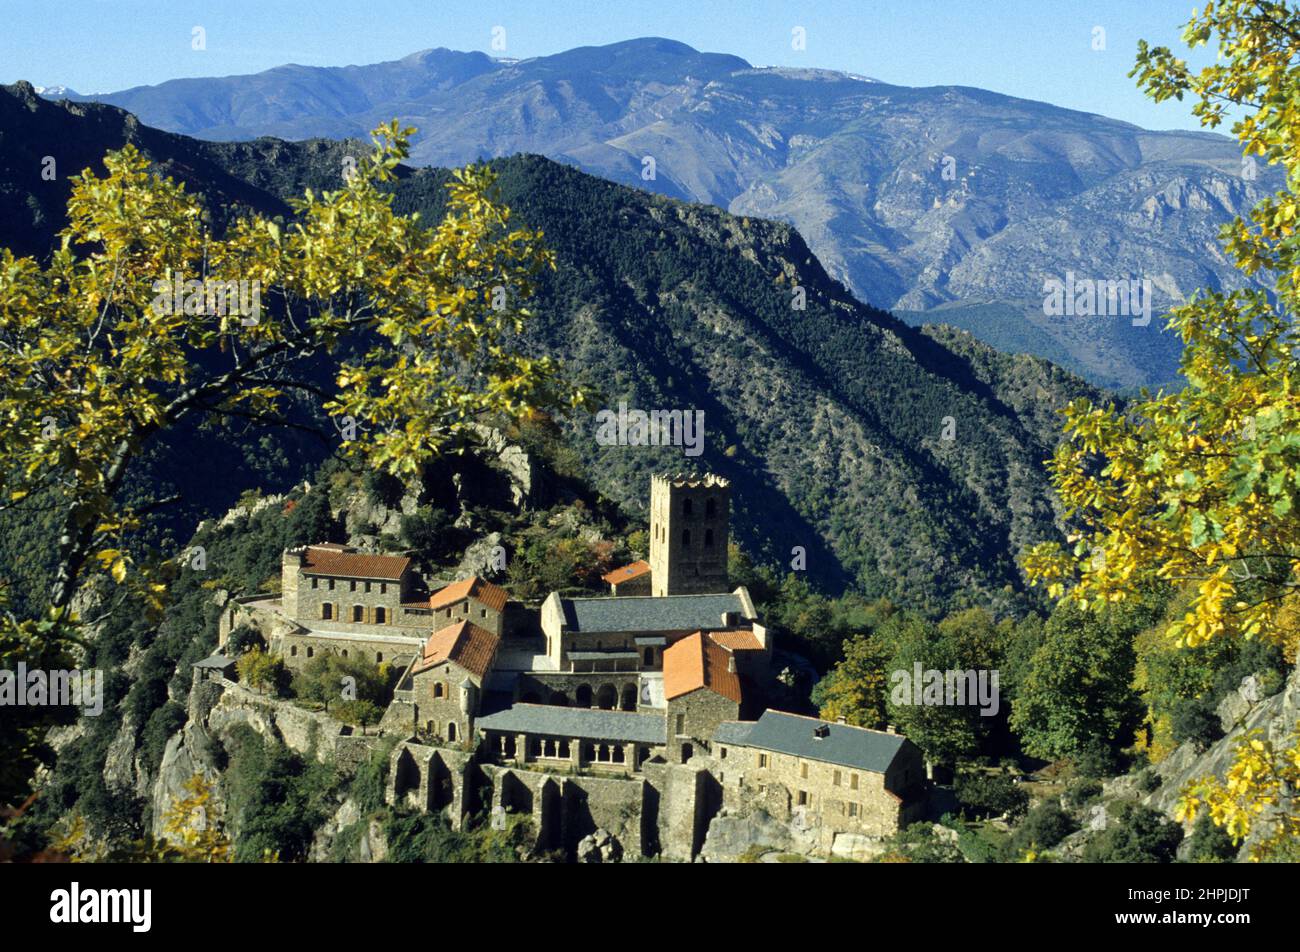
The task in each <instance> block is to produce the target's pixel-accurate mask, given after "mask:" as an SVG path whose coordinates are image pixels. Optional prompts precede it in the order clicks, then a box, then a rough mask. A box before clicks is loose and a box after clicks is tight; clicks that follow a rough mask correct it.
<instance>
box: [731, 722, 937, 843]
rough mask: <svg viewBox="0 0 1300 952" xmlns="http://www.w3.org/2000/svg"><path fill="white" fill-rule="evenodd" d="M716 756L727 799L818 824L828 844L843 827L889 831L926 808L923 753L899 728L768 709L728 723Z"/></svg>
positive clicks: (876, 832)
mask: <svg viewBox="0 0 1300 952" xmlns="http://www.w3.org/2000/svg"><path fill="white" fill-rule="evenodd" d="M713 760H714V763H715V765H716V770H717V774H718V776H719V779H720V781H721V783H722V788H723V796H724V803H725V805H727V806H729V807H735V808H738V809H744V808H752V807H755V806H758V807H761V808H762V809H764V810H765V811H766V812H767V813H769V814H771V815H772V816H774V817H776V818H777V819H778V820H791V819H793V820H796V821H797V822H800V823H802V824H804V825H806V826H816V827H818V828H819V829H820V830H821V831H822V837H823V843H822V847H823V849H825V850H826V851H828V852H829V851H830V850H831V848H832V846H833V844H834V840H835V837H836V836H837V835H840V834H853V835H861V836H868V837H875V838H879V837H885V836H890V835H892V834H894V833H896V832H897V831H898V830H899V828H900V827H902V826H904V825H906V824H907V823H909V822H911V821H912V820H913V819H916V818H918V817H919V816H920V814H921V812H922V811H923V808H924V792H925V764H924V760H923V758H922V755H921V751H920V750H919V749H918V748H917V747H916V745H915V744H913V743H912V742H911V741H909V740H908V739H907V738H905V737H903V736H902V735H900V734H894V733H889V732H885V731H873V730H868V729H866V728H863V727H850V726H848V725H846V724H832V723H829V722H827V721H822V720H818V719H817V718H814V717H804V716H802V715H798V714H787V713H785V712H783V711H773V710H768V711H764V712H763V714H762V716H761V717H759V719H758V720H757V721H731V722H726V723H723V724H721V725H720V726H719V727H718V728H717V730H716V731H715V732H714V734H713Z"/></svg>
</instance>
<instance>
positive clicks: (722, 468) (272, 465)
mask: <svg viewBox="0 0 1300 952" xmlns="http://www.w3.org/2000/svg"><path fill="white" fill-rule="evenodd" d="M126 142H133V143H135V144H136V145H137V146H138V147H139V148H140V149H141V150H142V151H143V152H144V153H145V154H146V155H148V157H149V158H150V159H151V161H152V162H153V163H154V165H155V167H156V168H157V169H158V170H160V171H164V172H166V173H167V174H169V175H172V176H174V177H176V178H178V179H180V180H182V181H184V182H185V183H186V185H187V187H188V188H189V189H191V190H193V191H196V192H200V193H202V194H203V195H204V196H205V197H206V198H207V199H208V201H209V202H210V203H211V205H212V206H213V217H214V221H215V222H216V223H217V225H218V227H219V226H220V224H221V222H222V221H223V220H224V219H225V217H226V215H227V214H229V212H230V211H231V210H234V209H236V208H240V207H242V208H253V209H257V210H259V211H261V212H263V213H264V214H267V215H283V216H286V217H288V215H289V210H288V206H287V205H286V199H288V198H289V197H291V196H294V195H300V194H301V192H302V191H303V189H304V188H307V187H312V188H315V189H318V190H319V189H321V188H328V187H338V186H339V185H340V184H341V181H342V179H341V176H342V172H343V168H344V163H343V161H342V159H343V157H344V156H345V155H348V154H351V155H358V154H360V152H361V149H362V146H360V145H359V144H358V143H356V142H336V141H319V140H313V141H307V142H300V143H286V142H282V141H279V140H275V139H259V140H256V141H251V142H242V143H209V142H200V141H196V140H193V139H189V138H186V137H183V136H177V135H172V134H169V133H165V132H160V131H158V130H155V129H150V128H148V127H146V126H143V125H141V124H140V123H139V122H138V121H137V120H136V119H135V118H134V117H133V116H130V115H128V114H126V113H124V112H122V111H121V110H119V109H116V108H113V107H110V106H105V105H96V104H85V103H73V102H63V103H52V102H49V101H47V100H43V99H41V98H40V97H38V96H37V95H36V94H35V91H34V90H33V89H32V87H31V86H28V85H25V84H19V85H17V86H11V87H0V245H4V246H8V247H12V248H15V249H18V250H22V251H26V252H29V253H33V254H39V255H44V254H46V253H47V252H48V249H49V248H50V246H51V244H52V242H53V240H54V235H55V232H56V231H57V229H58V228H59V227H61V225H62V211H61V209H62V206H63V203H64V202H65V201H66V196H67V192H68V188H69V184H68V179H67V176H68V175H69V174H71V172H72V171H73V170H80V169H81V168H83V167H86V166H92V165H93V166H95V167H96V168H99V167H100V166H99V159H100V157H102V155H103V154H104V152H105V151H107V150H109V149H114V148H119V147H121V146H122V145H123V144H124V143H126ZM45 156H50V157H53V158H54V159H55V160H56V163H57V167H58V169H60V170H61V171H60V174H59V177H58V178H57V179H56V180H55V181H46V180H45V179H43V178H42V177H41V175H40V170H41V168H42V160H43V157H45ZM495 165H496V167H497V169H498V171H499V174H500V189H501V194H502V197H503V199H504V200H505V201H506V202H507V203H508V204H509V205H510V206H511V207H512V209H513V210H514V212H515V218H514V219H513V220H516V221H519V222H521V223H525V224H528V225H531V226H533V227H537V228H541V229H542V230H543V231H544V233H545V240H546V243H547V244H548V245H549V246H550V247H551V248H552V249H554V251H555V252H556V256H557V264H558V267H557V270H556V271H555V272H554V273H553V274H548V275H546V276H545V278H544V279H543V281H542V284H541V286H540V289H539V293H538V296H537V299H536V300H535V301H533V302H531V304H530V307H531V309H532V310H533V311H534V313H535V314H536V317H535V318H534V319H533V320H532V321H531V322H530V323H529V325H528V327H527V330H526V335H525V339H524V341H523V342H522V343H523V345H524V346H526V347H528V348H530V349H531V350H533V351H536V352H545V353H549V354H553V355H555V356H557V357H559V358H560V359H561V360H562V361H563V362H564V364H565V366H566V367H567V368H568V371H569V372H570V373H571V374H572V375H574V376H576V377H578V378H579V379H580V380H582V381H583V382H584V383H586V384H587V385H589V386H591V387H592V388H594V389H596V390H598V391H599V392H600V393H602V394H603V396H604V399H605V401H606V405H608V406H611V407H616V406H618V403H619V402H620V401H626V402H627V404H628V406H629V407H632V408H642V409H654V408H661V409H677V408H682V409H688V408H689V409H698V410H703V411H704V412H705V430H706V440H705V447H704V454H703V456H701V457H700V458H698V459H697V460H688V459H684V458H683V456H682V455H681V452H680V450H674V449H671V448H636V447H627V446H601V445H598V444H597V442H596V440H595V427H594V422H593V421H592V420H590V419H588V418H580V419H577V420H574V421H572V422H571V423H570V424H569V426H568V429H567V443H568V446H569V448H570V450H571V453H572V456H573V459H574V460H575V465H577V466H579V467H580V469H581V472H582V474H583V476H584V478H585V479H586V480H587V481H588V482H589V483H590V484H592V485H593V486H595V487H596V488H597V489H599V490H600V491H601V492H602V493H603V494H605V495H606V496H607V497H609V498H611V499H613V500H616V501H618V502H619V503H621V504H622V505H623V506H624V507H625V509H626V511H628V512H630V513H631V512H636V511H638V509H639V508H640V507H641V506H643V505H644V497H645V487H646V485H647V484H648V480H649V475H650V473H651V472H652V471H654V470H662V469H668V468H673V467H682V466H689V465H691V464H693V463H694V464H698V465H700V466H705V467H708V468H710V469H712V470H714V471H717V472H720V473H722V474H724V475H727V476H729V477H730V478H731V479H732V480H733V484H734V487H735V489H734V494H735V498H736V500H737V503H738V504H737V506H736V513H735V529H736V536H737V538H738V539H739V540H740V541H741V542H742V543H743V544H744V546H745V547H746V549H747V550H748V551H750V552H751V553H753V554H755V555H757V556H759V557H761V558H762V559H763V560H764V561H767V562H769V563H775V564H777V565H779V566H785V565H787V564H788V563H789V562H790V560H791V556H792V554H793V550H794V548H795V547H796V546H798V547H800V548H802V549H803V550H804V552H805V553H806V557H807V565H808V570H809V572H810V574H812V575H814V576H816V577H818V578H820V579H821V580H822V581H823V582H826V583H828V584H830V585H832V586H836V585H841V584H853V585H855V586H856V587H857V588H859V589H860V590H861V591H864V592H866V593H868V594H876V595H888V596H891V597H894V598H896V599H898V600H900V601H902V602H906V603H909V604H915V605H928V606H931V607H935V608H938V607H941V606H942V607H951V606H952V605H953V604H961V603H963V602H965V601H970V602H983V603H986V604H997V603H1001V604H1004V605H1010V604H1011V603H1012V602H1013V601H1015V600H1016V599H1017V598H1019V597H1020V596H1018V595H1017V593H1018V592H1019V593H1023V587H1022V585H1021V582H1020V578H1019V573H1018V571H1017V569H1016V566H1015V562H1014V559H1015V556H1016V554H1017V553H1018V552H1019V551H1020V550H1021V548H1022V547H1023V546H1024V545H1026V544H1027V543H1030V542H1032V541H1036V540H1039V539H1043V538H1047V537H1050V536H1052V535H1053V534H1054V533H1055V532H1056V531H1057V513H1056V512H1055V511H1054V509H1053V504H1052V501H1051V494H1050V491H1049V489H1048V484H1047V479H1046V476H1045V474H1044V471H1043V466H1042V461H1043V460H1044V459H1045V458H1046V457H1048V456H1049V455H1050V453H1051V450H1052V447H1053V445H1054V444H1055V441H1056V440H1057V439H1058V438H1059V419H1058V418H1057V417H1056V415H1055V414H1054V412H1053V411H1054V410H1055V409H1056V408H1059V407H1060V406H1061V405H1062V404H1063V403H1064V402H1065V401H1066V400H1069V399H1072V398H1074V397H1077V396H1081V395H1084V394H1088V395H1091V396H1093V397H1096V396H1098V394H1097V393H1096V391H1094V390H1093V389H1092V388H1090V387H1089V386H1087V385H1086V384H1084V383H1083V382H1082V381H1081V380H1079V379H1078V378H1076V377H1074V376H1072V375H1070V374H1069V373H1066V372H1064V371H1062V370H1061V369H1059V368H1057V367H1055V366H1053V365H1052V364H1050V363H1048V362H1047V361H1045V360H1041V359H1037V358H1032V357H1027V356H1019V357H1014V356H1008V355H1004V354H1001V353H998V352H996V351H994V350H992V349H991V348H989V347H987V346H985V345H982V344H980V343H979V342H977V341H976V340H974V339H973V338H972V337H971V336H970V335H968V334H965V333H962V332H959V331H955V330H952V329H950V328H934V329H930V330H928V331H926V332H922V331H920V330H917V329H914V328H912V327H909V326H907V325H906V324H904V323H902V322H900V321H898V320H896V319H894V318H893V317H891V316H890V315H889V314H886V313H884V312H882V311H879V310H876V309H874V308H871V307H869V306H867V305H864V304H862V303H861V302H860V301H858V300H856V299H855V298H854V297H853V296H852V295H851V294H850V293H849V292H848V290H847V289H846V288H845V287H844V286H843V285H842V284H840V283H839V282H837V281H835V280H834V279H833V278H831V277H830V276H829V275H828V274H827V273H826V272H825V270H824V269H823V268H822V266H821V264H820V263H819V262H818V260H817V259H816V257H814V256H813V254H812V252H811V251H810V250H809V248H808V246H807V245H806V244H805V242H804V240H803V239H802V237H801V236H800V235H799V234H798V232H796V231H795V230H794V229H793V228H791V227H789V226H788V225H786V224H784V223H780V222H772V221H766V220H762V219H759V218H750V217H743V216H735V215H731V214H729V213H727V212H724V211H721V210H719V209H716V208H712V207H709V206H707V205H700V204H691V203H685V202H680V201H676V200H672V199H668V198H665V197H663V196H657V195H651V194H648V193H646V192H644V191H640V190H636V189H630V188H626V187H623V186H620V185H617V184H613V183H610V182H608V181H604V180H602V179H600V178H596V177H593V176H589V175H586V174H583V173H582V172H580V171H578V170H575V169H573V168H571V167H567V166H564V165H560V164H557V163H555V162H552V161H549V160H547V159H545V158H543V157H540V156H527V155H525V156H517V157H513V158H509V159H502V160H497V161H496V162H495ZM447 179H448V173H447V172H446V171H445V170H441V169H419V170H410V169H405V170H402V174H401V176H400V177H399V179H398V181H397V182H396V183H395V184H394V186H393V187H394V192H395V195H394V202H395V204H396V207H397V208H398V209H399V210H401V211H403V212H415V211H418V212H420V213H421V214H422V215H423V216H424V218H425V219H426V220H429V221H436V220H437V219H438V218H439V217H440V215H441V212H442V210H443V207H444V203H445V195H446V190H445V189H444V188H443V185H444V183H445V182H446V181H447ZM796 285H797V286H799V287H802V288H803V289H804V294H805V295H806V308H805V309H803V310H797V309H795V308H793V307H792V306H791V305H792V298H793V295H792V288H794V287H795V286H796ZM329 379H330V374H329V372H328V369H326V370H325V371H324V375H323V380H325V381H328V380H329ZM946 437H951V438H946ZM188 439H189V440H191V442H188V443H186V444H185V445H184V446H182V447H179V448H178V447H171V448H163V451H162V452H160V453H159V454H157V456H158V461H157V463H156V465H155V468H154V470H152V474H153V475H152V476H150V477H149V478H151V479H154V480H155V481H156V483H157V485H156V486H155V487H152V488H154V489H159V490H162V491H164V492H177V493H179V494H180V495H181V496H182V497H183V503H182V505H183V506H184V507H186V511H185V512H184V513H183V516H184V519H182V520H180V524H182V525H185V524H188V525H190V526H192V525H193V522H194V519H195V518H198V517H202V516H205V515H211V514H212V513H214V512H221V511H224V509H225V508H226V507H228V506H229V505H231V504H232V502H233V501H234V499H235V498H237V497H238V495H239V494H240V493H241V492H242V491H244V490H245V489H248V488H253V487H259V488H262V489H264V490H267V491H276V490H282V489H283V488H285V487H286V486H287V485H289V484H292V483H293V482H294V481H296V480H298V479H301V478H303V477H304V476H309V475H310V474H311V472H312V468H313V467H314V465H315V464H316V463H317V462H319V460H320V459H321V458H323V455H324V453H325V452H326V451H327V449H328V448H327V447H322V446H316V445H314V444H312V443H311V442H310V441H308V442H302V441H295V440H292V439H289V438H287V437H283V436H282V435H280V434H278V433H277V434H268V433H267V432H265V431H257V430H249V431H244V430H241V429H239V428H236V429H234V430H232V431H230V432H224V433H203V434H199V435H197V436H194V437H189V438H188ZM194 440H201V441H202V443H201V444H200V443H197V442H193V441H194ZM195 454H202V455H203V457H204V458H217V457H218V456H220V458H222V459H225V460H226V461H227V465H226V466H225V467H224V468H223V472H222V478H221V480H219V481H215V482H214V481H213V480H212V479H211V477H210V469H209V468H208V467H202V466H200V467H196V466H193V465H192V460H193V459H194V458H195ZM145 488H150V487H145ZM17 531H22V532H27V531H29V527H18V528H14V527H9V528H8V529H6V527H5V526H3V525H0V533H3V532H9V533H13V532H17ZM175 541H176V542H177V543H178V544H183V542H184V537H183V536H182V537H179V538H178V539H177V540H175ZM25 551H27V552H29V553H32V554H33V556H34V558H32V559H29V560H28V561H29V562H33V563H34V562H37V561H39V558H38V556H39V553H40V551H41V550H40V545H39V539H35V538H33V539H31V541H30V544H29V545H28V546H27V547H26V549H25Z"/></svg>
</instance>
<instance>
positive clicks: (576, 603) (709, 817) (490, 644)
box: [214, 475, 926, 859]
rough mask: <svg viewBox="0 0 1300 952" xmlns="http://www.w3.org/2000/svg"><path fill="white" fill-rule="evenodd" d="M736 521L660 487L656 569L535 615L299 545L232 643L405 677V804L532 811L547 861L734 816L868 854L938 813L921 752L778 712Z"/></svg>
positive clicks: (658, 848)
mask: <svg viewBox="0 0 1300 952" xmlns="http://www.w3.org/2000/svg"><path fill="white" fill-rule="evenodd" d="M729 521H730V485H729V483H728V482H727V481H726V480H725V479H722V478H720V477H717V476H713V475H705V476H698V477H683V476H673V477H670V476H655V477H654V478H653V480H652V482H651V496H650V552H649V560H648V561H640V562H635V563H633V564H632V565H628V566H625V567H623V568H619V569H616V570H614V571H612V572H610V573H609V574H608V575H606V576H605V581H606V582H607V583H608V585H609V589H610V594H609V595H608V596H605V597H595V598H567V597H563V596H561V595H560V594H559V593H555V592H553V593H551V594H550V596H549V597H547V598H546V599H545V600H544V601H543V603H542V604H541V605H540V607H531V606H526V605H524V604H521V603H520V602H518V601H515V600H513V599H512V598H511V597H510V594H509V592H507V591H506V590H505V589H503V588H501V587H500V586H498V585H495V584H493V583H492V582H489V581H486V580H484V579H481V578H477V577H473V578H468V579H462V580H460V581H455V582H452V583H450V584H441V583H438V584H440V585H441V587H437V585H431V584H428V583H426V581H425V580H424V579H422V578H421V577H420V576H419V575H418V574H417V573H416V572H415V571H414V569H413V567H412V562H411V560H410V559H409V558H406V557H404V556H396V555H378V554H371V553H365V552H359V551H357V550H355V549H353V548H350V547H347V546H343V545H338V544H334V543H321V544H318V545H309V546H305V547H302V548H298V549H290V550H288V551H286V552H285V553H284V556H283V562H282V580H281V591H280V594H279V595H271V596H256V597H253V598H249V599H241V600H238V601H237V602H232V603H231V604H230V605H229V606H228V607H227V609H226V612H225V614H224V615H223V617H222V623H221V646H220V648H219V651H223V650H224V649H225V642H226V639H227V638H228V636H229V633H230V631H231V630H232V629H233V628H234V627H235V626H236V625H239V624H250V625H252V626H254V627H256V628H257V629H258V630H259V631H261V632H262V634H263V636H264V637H265V639H266V641H267V643H268V645H269V646H270V649H271V650H272V651H273V652H275V653H277V654H278V655H279V656H280V657H281V658H282V659H283V661H284V663H285V665H286V666H287V667H289V668H290V669H292V670H296V669H298V668H300V667H301V666H303V665H305V664H306V663H307V662H308V661H309V660H310V659H311V658H313V657H316V656H318V655H320V654H323V653H327V652H330V653H335V654H338V655H341V656H344V657H362V658H366V659H367V660H371V661H374V662H377V663H384V662H387V663H388V664H389V665H390V666H391V667H392V668H394V669H396V670H400V671H401V672H402V673H401V675H400V677H399V678H398V679H397V681H396V685H395V687H394V690H393V699H392V702H391V704H390V705H389V707H388V709H387V711H386V712H385V713H384V716H383V719H382V721H381V722H380V725H379V731H378V735H379V736H390V737H397V738H400V743H399V744H398V745H397V747H396V748H395V750H394V752H393V763H392V765H391V766H392V769H391V770H390V778H389V790H388V795H389V798H390V800H392V801H395V802H396V801H403V802H408V803H410V804H412V805H414V806H416V807H418V808H420V809H424V810H430V811H441V812H444V813H445V814H446V816H447V817H448V819H449V821H450V822H451V823H452V825H453V826H455V827H457V828H459V827H460V825H461V824H462V823H463V822H464V820H465V818H466V817H467V816H469V815H471V814H478V813H487V814H488V815H490V816H491V817H492V820H493V822H494V823H503V822H504V820H505V817H506V816H508V815H509V814H512V813H521V812H522V813H527V814H530V815H531V818H532V819H533V820H534V826H535V829H536V830H537V835H538V843H537V845H538V847H539V848H542V849H554V850H560V851H565V852H567V853H569V854H570V855H572V854H573V851H574V850H575V849H576V848H577V847H578V844H579V841H580V840H581V839H582V838H583V837H587V838H588V839H590V835H591V834H593V833H596V832H597V831H603V832H602V835H603V836H604V837H605V839H604V842H607V843H609V842H612V843H613V844H614V845H613V850H614V855H616V856H623V857H628V858H632V857H636V856H653V855H659V854H662V855H664V856H666V857H668V858H673V859H693V858H695V857H696V856H697V855H698V854H699V852H700V850H701V849H702V847H703V845H704V841H705V839H706V837H707V835H708V833H709V827H710V825H711V823H714V822H718V818H719V817H720V816H722V817H733V818H744V817H751V816H753V815H755V814H756V813H757V812H759V811H761V812H762V813H765V814H767V816H768V817H770V818H772V819H774V820H776V821H778V822H780V823H783V824H786V825H788V826H789V828H790V829H792V830H793V831H795V832H796V833H797V834H798V835H800V836H801V837H802V838H803V839H802V841H803V842H805V843H807V844H810V846H811V848H813V849H815V850H818V851H820V852H824V853H828V854H829V853H834V854H838V855H845V856H861V855H869V854H870V853H871V851H872V847H873V845H875V844H878V843H879V840H880V839H881V838H883V837H886V836H889V835H891V834H893V833H894V832H896V831H897V830H898V829H899V828H900V827H901V826H902V825H904V824H906V823H908V822H909V821H910V820H912V819H915V818H918V817H919V816H920V814H921V813H922V811H923V809H924V799H925V792H926V782H925V769H924V765H923V761H922V758H921V754H920V752H919V750H918V749H917V748H916V747H915V746H914V745H913V744H912V743H911V742H909V741H908V740H907V739H906V738H904V737H902V736H900V735H898V734H896V733H892V732H883V731H873V730H866V729H863V728H857V727H850V726H846V725H844V724H834V723H828V722H825V721H820V720H817V719H815V718H810V717H805V716H801V715H796V714H789V713H783V712H781V711H776V710H767V709H765V704H764V695H765V687H766V685H768V684H770V682H771V679H772V677H773V672H772V671H771V670H770V669H771V659H772V647H773V646H772V639H771V636H770V635H769V633H768V631H767V629H766V628H765V627H764V626H763V624H762V623H761V620H760V619H759V618H758V615H757V612H756V611H755V609H754V604H753V602H752V601H751V599H750V597H749V593H748V592H747V591H746V590H745V589H744V588H743V587H738V588H735V589H731V588H730V586H729V583H728V577H727V543H728V531H729ZM218 657H219V656H218ZM227 665H228V661H227ZM214 666H219V665H214ZM737 822H743V819H741V820H737ZM608 848H609V847H608V846H607V847H606V849H607V851H608Z"/></svg>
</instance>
